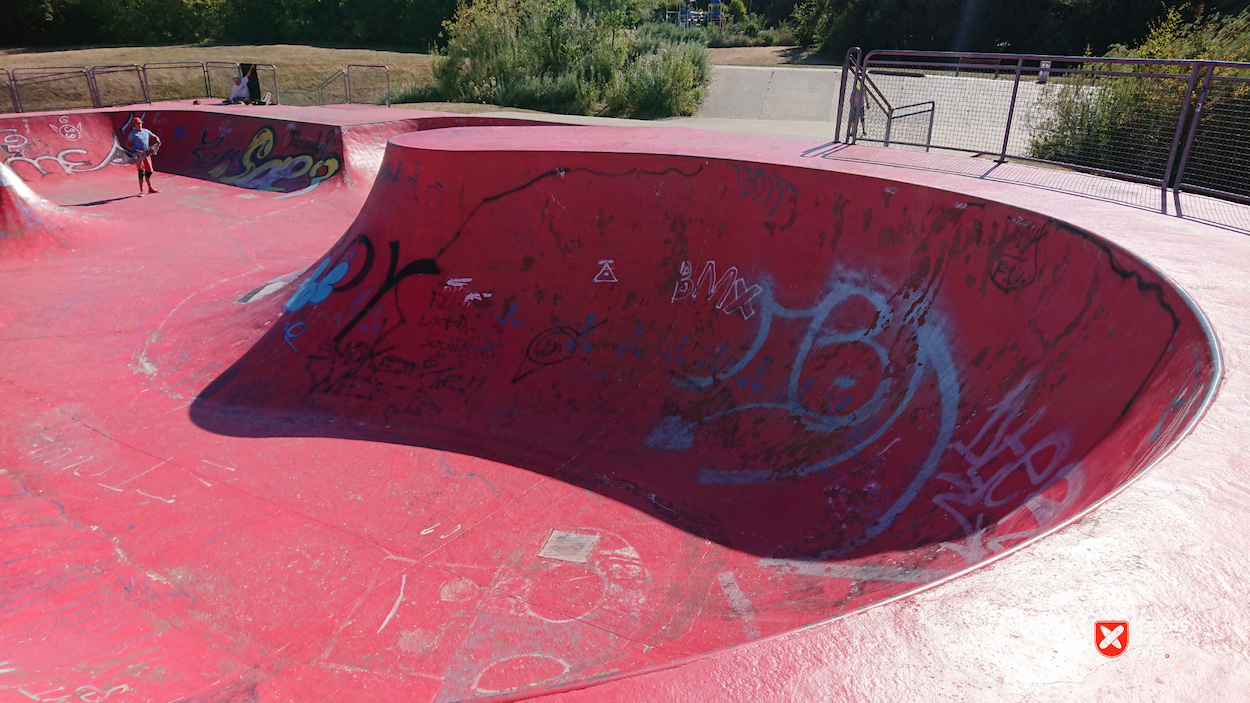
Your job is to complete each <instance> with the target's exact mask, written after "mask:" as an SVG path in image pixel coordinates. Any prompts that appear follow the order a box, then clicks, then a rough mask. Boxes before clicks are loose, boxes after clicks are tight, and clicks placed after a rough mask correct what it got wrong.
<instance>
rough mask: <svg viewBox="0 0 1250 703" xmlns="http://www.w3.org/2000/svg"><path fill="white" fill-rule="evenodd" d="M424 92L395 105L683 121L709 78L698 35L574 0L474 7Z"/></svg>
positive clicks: (453, 24)
mask: <svg viewBox="0 0 1250 703" xmlns="http://www.w3.org/2000/svg"><path fill="white" fill-rule="evenodd" d="M445 32H446V34H447V47H446V49H445V50H444V51H443V52H442V53H441V54H440V55H437V56H435V58H434V66H433V70H434V86H432V87H427V86H421V87H417V88H414V89H411V90H410V91H408V92H406V93H401V94H399V95H397V96H395V98H394V99H395V100H408V99H411V98H412V97H427V98H428V97H429V96H431V95H440V96H442V97H443V99H446V100H451V101H456V102H480V103H492V104H496V105H502V106H507V107H521V108H530V109H536V110H544V111H548V112H559V113H565V114H601V115H612V116H648V117H651V116H669V115H688V114H693V112H694V110H695V108H696V107H697V106H698V102H699V100H700V99H701V98H702V91H703V88H704V86H706V85H707V83H708V81H709V80H710V79H711V67H710V62H709V60H708V58H707V51H706V49H705V48H704V47H703V42H702V38H703V35H702V33H701V32H700V33H698V34H694V33H691V32H689V30H681V29H680V28H677V27H672V28H669V27H666V26H661V25H652V24H646V25H644V26H643V27H642V29H640V30H638V31H636V32H632V33H631V32H628V31H622V30H621V27H620V15H619V14H613V13H607V12H605V13H602V14H589V13H586V14H584V13H583V12H582V10H580V9H579V8H578V6H577V5H576V4H575V2H574V0H478V2H476V3H474V4H472V5H468V6H461V8H460V9H459V11H458V12H457V14H456V17H455V19H454V20H453V21H450V22H448V23H447V25H446V27H445Z"/></svg>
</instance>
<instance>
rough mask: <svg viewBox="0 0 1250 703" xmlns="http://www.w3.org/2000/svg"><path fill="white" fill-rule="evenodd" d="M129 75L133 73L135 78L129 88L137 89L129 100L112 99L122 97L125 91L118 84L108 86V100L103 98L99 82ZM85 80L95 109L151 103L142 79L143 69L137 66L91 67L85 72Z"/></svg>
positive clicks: (123, 98)
mask: <svg viewBox="0 0 1250 703" xmlns="http://www.w3.org/2000/svg"><path fill="white" fill-rule="evenodd" d="M130 73H133V74H134V76H135V84H134V85H133V86H131V87H132V88H137V89H138V92H137V93H132V94H131V95H130V96H129V98H130V99H127V98H126V97H121V98H120V99H114V97H116V96H119V95H122V94H123V90H125V86H124V85H123V84H120V83H119V84H118V85H114V86H108V91H107V94H108V95H109V96H110V98H109V99H108V100H106V99H105V98H104V95H105V91H103V90H101V89H100V80H101V79H105V80H107V79H108V78H109V77H111V76H122V75H125V74H130ZM87 78H88V80H89V82H90V84H91V99H92V101H93V102H94V104H95V107H116V106H118V105H134V104H135V103H150V102H152V98H151V96H150V95H148V82H147V81H145V80H144V79H143V68H142V67H141V66H139V65H138V64H134V63H131V64H118V65H116V66H93V67H92V68H91V70H90V71H88V72H87Z"/></svg>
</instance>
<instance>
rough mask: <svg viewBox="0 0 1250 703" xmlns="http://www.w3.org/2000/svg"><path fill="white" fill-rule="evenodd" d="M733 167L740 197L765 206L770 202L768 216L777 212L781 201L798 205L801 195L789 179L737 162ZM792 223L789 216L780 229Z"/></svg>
mask: <svg viewBox="0 0 1250 703" xmlns="http://www.w3.org/2000/svg"><path fill="white" fill-rule="evenodd" d="M733 167H734V171H736V172H737V174H738V181H737V183H738V185H740V186H742V197H743V198H750V199H751V200H753V201H757V202H760V203H762V204H763V205H764V206H765V207H767V206H768V205H769V204H770V203H771V204H772V209H770V210H769V211H768V215H769V217H772V216H773V215H775V214H776V213H777V208H779V207H781V203H782V202H785V201H789V202H790V204H791V205H798V202H799V197H800V196H802V195H803V194H802V193H800V192H799V190H798V189H797V188H795V187H794V186H792V185H790V181H787V180H786V179H784V178H782V177H781V176H778V175H777V174H776V173H773V172H769V171H765V170H763V169H758V168H751V167H749V166H739V165H738V164H734V165H733ZM793 223H794V220H793V218H791V220H790V222H789V223H787V224H786V225H784V226H782V227H781V229H782V230H785V229H787V228H788V227H789V226H790V225H791V224H793Z"/></svg>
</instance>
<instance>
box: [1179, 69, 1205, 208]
mask: <svg viewBox="0 0 1250 703" xmlns="http://www.w3.org/2000/svg"><path fill="white" fill-rule="evenodd" d="M1205 66H1206V68H1207V75H1206V77H1204V78H1203V79H1202V90H1201V92H1199V93H1198V104H1197V105H1196V106H1195V107H1194V119H1193V123H1192V126H1191V127H1190V129H1189V137H1187V138H1186V139H1185V151H1184V153H1182V154H1181V163H1180V165H1179V166H1177V168H1176V180H1175V181H1173V182H1172V185H1173V190H1174V192H1175V193H1176V202H1177V209H1178V210H1179V209H1180V197H1181V196H1180V191H1181V186H1182V185H1183V184H1184V183H1185V167H1186V166H1187V165H1189V152H1190V151H1191V150H1192V149H1193V147H1194V139H1195V138H1196V137H1197V136H1198V129H1199V128H1200V127H1201V126H1202V108H1203V107H1205V106H1206V104H1207V91H1208V90H1210V88H1211V79H1212V78H1213V77H1214V76H1215V66H1212V65H1211V64H1209V63H1208V64H1205ZM1195 70H1197V67H1195Z"/></svg>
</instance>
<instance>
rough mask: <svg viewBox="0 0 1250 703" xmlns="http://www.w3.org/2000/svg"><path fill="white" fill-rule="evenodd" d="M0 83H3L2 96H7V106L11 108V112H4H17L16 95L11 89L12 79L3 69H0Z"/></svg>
mask: <svg viewBox="0 0 1250 703" xmlns="http://www.w3.org/2000/svg"><path fill="white" fill-rule="evenodd" d="M0 82H3V83H4V94H5V95H8V96H9V104H10V105H12V106H13V109H12V110H4V112H17V111H18V109H17V93H16V92H15V91H14V89H13V78H12V77H11V76H10V75H9V72H8V71H7V70H5V69H3V68H0Z"/></svg>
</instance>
